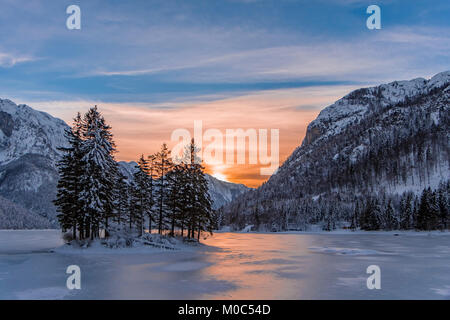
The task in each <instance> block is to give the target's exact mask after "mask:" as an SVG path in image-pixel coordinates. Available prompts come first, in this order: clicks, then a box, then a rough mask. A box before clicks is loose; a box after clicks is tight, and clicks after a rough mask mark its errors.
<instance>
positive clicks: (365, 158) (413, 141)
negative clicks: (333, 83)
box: [223, 71, 450, 226]
mask: <svg viewBox="0 0 450 320" xmlns="http://www.w3.org/2000/svg"><path fill="white" fill-rule="evenodd" d="M449 119H450V72H449V71H447V72H442V73H439V74H437V75H435V76H434V77H432V78H431V79H429V80H426V79H422V78H419V79H413V80H410V81H394V82H391V83H388V84H382V85H380V86H376V87H371V88H363V89H358V90H355V91H353V92H351V93H349V94H348V95H346V96H345V97H343V98H342V99H340V100H338V101H336V102H335V103H334V104H332V105H331V106H329V107H327V108H325V109H323V110H322V111H321V112H320V114H319V115H318V117H317V118H316V119H315V120H314V121H312V122H311V123H310V124H309V126H308V129H307V133H306V136H305V139H304V140H303V143H302V145H301V146H299V147H298V148H297V149H296V150H295V151H294V152H293V153H292V154H291V156H290V157H289V158H288V159H287V160H286V161H285V163H284V164H283V165H282V166H281V167H280V168H279V170H278V171H277V173H276V174H274V175H273V176H271V177H270V179H269V180H268V182H267V183H265V184H264V185H262V186H261V187H260V188H258V189H257V190H255V191H252V192H248V193H245V194H244V195H242V196H240V197H238V198H237V199H236V200H235V201H233V202H232V203H231V204H229V205H227V206H225V207H224V210H223V213H224V216H225V217H228V218H229V220H228V221H229V222H232V223H233V222H238V223H239V224H240V225H241V226H242V225H243V224H245V223H249V224H254V223H255V219H256V218H255V215H257V216H258V218H257V219H258V220H259V221H260V222H261V221H264V223H266V224H272V223H275V222H274V221H277V219H280V217H282V218H283V217H284V218H283V219H285V220H286V219H288V217H291V218H290V220H301V221H302V223H304V222H305V221H307V222H308V221H316V220H317V219H309V215H310V214H312V213H311V212H312V211H314V212H315V213H314V214H317V212H316V209H317V208H315V209H314V210H313V209H311V208H312V207H314V206H315V204H314V202H312V203H311V202H310V201H316V200H318V199H319V198H320V199H328V200H329V202H330V203H329V204H327V207H330V206H334V205H338V206H339V205H341V204H342V205H343V204H344V202H345V201H346V202H347V204H349V208H348V210H353V209H354V208H351V206H352V204H353V203H355V201H354V199H355V197H365V196H369V195H375V196H376V195H380V197H381V195H382V194H384V195H385V194H401V193H403V192H405V191H412V192H415V193H418V192H421V191H422V190H423V189H424V188H425V187H428V186H430V187H431V188H436V187H437V185H438V184H439V183H440V182H443V181H444V182H445V181H447V180H448V179H449V159H450V156H449V150H450V144H449V141H450V139H449V135H450V127H449V122H450V120H449ZM309 207H311V208H310V209H311V210H309V211H310V212H309V213H308V212H307V211H308V210H307V208H309ZM305 208H306V209H305ZM341 209H342V210H340V211H341V212H344V211H345V210H344V209H343V208H341ZM305 210H306V213H305ZM327 210H328V209H327ZM330 210H334V211H338V210H337V209H336V208H335V209H330ZM318 215H319V216H320V215H321V214H320V213H319V214H318ZM337 216H338V217H337V219H344V220H345V219H347V218H348V215H346V214H345V213H343V214H342V215H341V216H339V214H337ZM292 217H296V218H295V219H294V218H292ZM297 218H298V219H297ZM288 220H289V219H288ZM261 223H262V222H261ZM278 224H280V223H278Z"/></svg>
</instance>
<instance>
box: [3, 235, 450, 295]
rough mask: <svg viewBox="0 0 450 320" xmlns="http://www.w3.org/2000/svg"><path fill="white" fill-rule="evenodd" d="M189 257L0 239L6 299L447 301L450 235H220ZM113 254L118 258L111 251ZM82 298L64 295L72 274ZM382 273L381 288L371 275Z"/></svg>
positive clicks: (53, 239) (33, 238)
mask: <svg viewBox="0 0 450 320" xmlns="http://www.w3.org/2000/svg"><path fill="white" fill-rule="evenodd" d="M203 242H204V243H205V244H207V245H208V247H206V246H205V247H201V248H197V249H195V250H192V251H179V252H168V251H156V252H155V251H153V252H151V253H148V254H147V253H136V252H135V253H132V252H128V253H113V254H110V253H105V254H93V253H90V254H62V253H50V252H48V250H49V249H51V248H55V247H57V246H59V245H61V240H60V235H59V232H57V231H0V299H450V234H449V233H446V234H432V235H427V234H424V233H421V234H416V233H413V232H412V233H400V235H399V236H394V235H393V234H392V233H364V234H359V233H357V234H354V233H353V234H352V233H347V234H335V233H331V234H253V233H217V234H215V235H214V236H213V237H210V238H208V239H206V240H204V241H203ZM111 251H112V250H111ZM73 264H75V265H78V266H80V268H81V287H82V288H81V290H72V291H69V290H68V289H67V288H66V285H65V284H66V279H67V277H68V275H67V274H66V273H65V271H66V268H67V266H69V265H73ZM369 265H378V266H379V267H380V268H381V289H380V290H369V289H367V286H366V279H367V277H368V276H369V275H368V274H366V268H367V267H368V266H369Z"/></svg>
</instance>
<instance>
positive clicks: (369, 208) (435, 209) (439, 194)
mask: <svg viewBox="0 0 450 320" xmlns="http://www.w3.org/2000/svg"><path fill="white" fill-rule="evenodd" d="M449 194H450V182H449V181H447V183H441V184H440V185H439V187H438V188H437V189H436V190H434V191H433V190H432V189H431V188H430V187H428V188H425V189H424V190H423V192H422V194H421V196H416V195H415V194H414V193H412V192H405V193H404V194H403V195H402V196H401V197H400V199H399V200H397V201H395V199H388V200H384V201H379V200H378V199H377V198H375V197H374V198H369V199H367V200H365V201H362V205H360V206H356V207H355V213H354V217H353V219H352V221H354V222H356V223H354V224H353V223H352V228H353V227H354V228H356V227H360V228H361V229H363V230H379V229H382V230H409V229H416V230H446V229H448V227H449V223H450V213H449V205H450V203H449V201H450V199H449Z"/></svg>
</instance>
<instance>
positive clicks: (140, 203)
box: [132, 155, 153, 235]
mask: <svg viewBox="0 0 450 320" xmlns="http://www.w3.org/2000/svg"><path fill="white" fill-rule="evenodd" d="M136 169H137V170H136V172H135V173H134V190H133V195H132V197H133V213H134V215H133V220H134V222H135V223H136V227H137V229H138V233H139V235H142V232H143V228H144V219H145V217H146V216H149V217H150V219H151V208H152V206H153V199H152V198H151V183H152V181H151V177H150V175H149V172H150V168H149V166H148V162H147V160H145V158H144V155H142V156H141V157H140V159H139V160H138V164H137V166H136Z"/></svg>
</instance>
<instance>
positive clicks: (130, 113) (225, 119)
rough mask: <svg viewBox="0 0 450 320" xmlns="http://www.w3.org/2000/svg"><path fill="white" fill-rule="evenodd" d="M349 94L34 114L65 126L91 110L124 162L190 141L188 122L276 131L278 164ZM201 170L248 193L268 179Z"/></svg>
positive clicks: (267, 94)
mask: <svg viewBox="0 0 450 320" xmlns="http://www.w3.org/2000/svg"><path fill="white" fill-rule="evenodd" d="M349 90H350V88H349V87H346V86H336V87H312V88H300V89H283V90H270V91H260V92H253V93H248V94H245V95H241V96H238V97H231V98H225V99H218V100H214V101H201V102H195V103H194V102H185V103H172V104H167V105H170V107H163V105H152V104H136V103H134V104H133V103H119V104H115V103H104V102H93V101H78V102H77V101H72V102H47V103H40V104H42V107H41V108H40V109H43V110H45V111H47V112H49V113H51V114H52V115H54V116H57V117H60V118H62V119H64V120H65V121H66V122H68V123H71V118H72V117H73V116H74V115H75V113H76V112H77V111H81V112H84V111H85V110H87V108H89V107H90V106H92V105H93V104H97V105H98V107H99V110H100V111H101V112H102V113H103V115H104V116H105V118H106V120H107V122H108V123H109V124H110V125H111V126H112V131H113V133H114V136H115V141H116V144H117V149H118V153H117V155H116V158H117V159H118V160H125V161H130V160H136V159H138V157H139V156H140V154H142V153H143V154H144V155H148V154H152V153H154V152H157V151H158V150H159V148H160V146H161V144H162V143H163V142H166V143H167V144H168V145H169V147H173V146H174V145H175V144H176V143H177V142H176V141H170V139H171V134H172V132H173V131H174V130H175V129H180V128H185V129H187V130H189V131H190V132H191V135H193V125H194V120H202V123H203V132H204V131H205V130H207V129H210V128H214V129H218V130H220V131H221V132H222V133H223V134H224V135H225V132H226V129H238V128H242V129H244V130H246V129H251V128H253V129H256V130H258V129H269V130H270V129H279V133H280V136H279V139H280V140H279V152H280V155H279V157H280V164H281V163H282V162H283V161H284V160H285V159H286V158H287V157H288V156H289V155H290V154H291V153H292V151H293V150H294V149H295V148H296V147H297V146H298V145H299V144H300V143H301V141H302V139H303V137H304V135H305V132H306V127H307V125H308V123H309V122H311V121H312V120H313V119H314V118H315V117H316V116H317V115H318V112H319V110H320V109H322V108H323V107H324V106H326V105H329V104H330V103H332V102H333V101H335V100H336V99H337V98H338V97H340V96H342V95H343V94H344V93H345V92H348V91H349ZM44 105H45V107H44ZM61 106H63V108H61ZM203 147H205V146H203ZM269 150H270V149H269ZM247 151H248V150H247ZM206 167H207V172H209V173H212V174H217V175H221V176H222V177H226V180H227V181H230V182H235V183H244V184H246V185H247V186H250V187H257V186H259V185H260V184H261V183H262V182H263V181H265V180H267V178H268V176H262V175H260V168H261V166H260V165H254V164H253V165H250V164H234V165H214V166H206Z"/></svg>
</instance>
